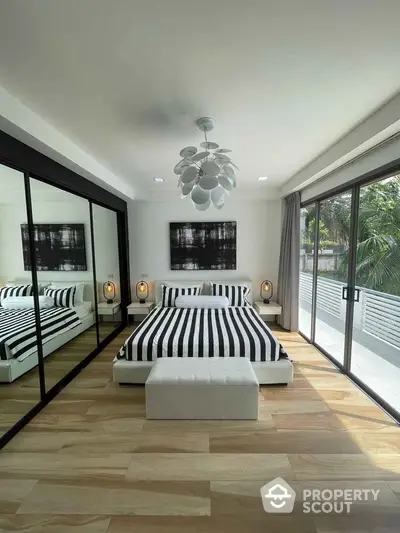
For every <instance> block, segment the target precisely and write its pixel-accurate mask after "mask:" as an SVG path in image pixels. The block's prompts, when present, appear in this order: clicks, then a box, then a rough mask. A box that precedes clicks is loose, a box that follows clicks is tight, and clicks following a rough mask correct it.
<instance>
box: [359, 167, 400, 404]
mask: <svg viewBox="0 0 400 533" xmlns="http://www.w3.org/2000/svg"><path fill="white" fill-rule="evenodd" d="M357 229H358V231H357V252H356V264H355V282H356V289H355V303H354V315H353V316H354V318H353V327H352V343H351V365H350V369H351V372H352V373H353V374H354V375H355V376H357V377H358V378H359V379H360V380H361V381H362V382H363V383H365V384H366V385H367V386H368V387H369V388H371V389H372V390H373V391H374V392H376V393H377V394H378V395H379V396H380V397H381V398H383V399H384V400H385V401H386V402H387V403H388V404H389V405H391V406H392V407H394V408H395V409H396V410H397V411H399V412H400V388H399V383H400V176H393V177H391V178H388V179H384V180H381V181H378V182H375V183H372V184H370V185H366V186H364V187H361V188H360V202H359V210H358V222H357Z"/></svg>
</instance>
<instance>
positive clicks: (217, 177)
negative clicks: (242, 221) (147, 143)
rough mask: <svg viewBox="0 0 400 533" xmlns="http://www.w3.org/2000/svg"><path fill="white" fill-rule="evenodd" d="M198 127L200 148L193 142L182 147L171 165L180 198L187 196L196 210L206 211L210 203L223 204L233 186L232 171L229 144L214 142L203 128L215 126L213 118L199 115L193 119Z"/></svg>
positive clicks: (219, 205) (233, 177)
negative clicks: (201, 139) (209, 139)
mask: <svg viewBox="0 0 400 533" xmlns="http://www.w3.org/2000/svg"><path fill="white" fill-rule="evenodd" d="M196 125H197V127H198V128H199V130H200V131H202V132H204V142H201V143H200V146H201V148H202V150H201V151H200V152H198V151H197V148H196V146H186V148H182V150H181V151H180V152H179V155H180V156H181V157H182V159H181V161H179V163H177V164H176V165H175V168H174V173H175V174H176V175H177V176H179V178H178V188H179V189H180V190H181V198H186V197H187V196H189V197H190V199H191V200H192V204H193V206H194V207H195V208H196V209H197V210H198V211H206V210H207V209H208V208H209V207H210V206H211V205H214V207H216V208H217V209H222V207H224V204H225V201H226V199H227V198H228V196H229V193H230V192H231V191H232V190H233V189H235V188H236V174H235V170H234V168H236V169H238V168H237V166H236V165H235V164H234V163H233V161H232V160H231V158H230V157H229V156H227V155H226V154H229V153H230V152H231V151H232V150H229V148H220V147H219V145H218V144H217V143H215V142H210V141H208V139H207V132H209V131H211V130H212V129H213V128H214V126H215V120H214V119H213V118H210V117H202V118H199V119H198V120H196Z"/></svg>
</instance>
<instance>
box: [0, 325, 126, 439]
mask: <svg viewBox="0 0 400 533" xmlns="http://www.w3.org/2000/svg"><path fill="white" fill-rule="evenodd" d="M115 325H116V324H115V323H106V322H101V323H100V324H99V326H100V328H99V333H100V340H103V339H104V338H105V337H106V336H107V335H109V334H110V333H111V331H113V329H115ZM96 346H97V336H96V327H95V326H92V327H90V328H88V329H87V330H86V331H84V332H83V333H81V334H80V335H79V336H78V337H76V338H75V339H73V340H72V341H70V342H68V343H67V344H65V345H64V346H62V347H61V348H59V349H58V350H56V351H55V352H53V353H52V354H50V355H49V356H47V357H46V358H45V360H44V372H45V382H46V390H47V391H49V390H50V389H51V388H52V387H53V386H54V385H55V384H56V383H58V382H59V381H60V380H61V379H62V378H63V377H64V376H65V375H66V374H68V372H69V371H70V370H72V369H73V368H74V367H75V366H76V365H77V364H78V363H80V362H81V361H82V360H83V359H85V357H86V356H87V355H88V354H89V353H90V352H92V351H93V350H94V349H95V348H96ZM39 401H40V385H39V370H38V368H37V367H36V368H33V369H32V370H30V371H29V372H27V373H26V374H24V375H23V376H21V377H20V378H18V379H17V380H16V381H14V382H13V383H0V436H2V435H3V434H4V433H6V432H7V431H8V430H9V429H10V427H12V426H13V425H14V424H16V423H17V422H18V420H19V419H20V418H21V417H22V416H24V415H25V414H26V413H28V412H29V411H30V410H31V409H32V408H33V407H35V405H36V404H37V403H38V402H39Z"/></svg>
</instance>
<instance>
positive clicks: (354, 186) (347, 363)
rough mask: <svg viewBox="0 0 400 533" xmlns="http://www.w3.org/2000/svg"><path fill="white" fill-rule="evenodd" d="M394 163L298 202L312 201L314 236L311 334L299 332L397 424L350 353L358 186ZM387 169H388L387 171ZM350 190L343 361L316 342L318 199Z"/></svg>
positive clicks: (396, 170)
mask: <svg viewBox="0 0 400 533" xmlns="http://www.w3.org/2000/svg"><path fill="white" fill-rule="evenodd" d="M395 163H396V164H393V165H386V166H385V167H384V170H383V169H382V170H381V172H379V171H377V172H375V173H369V174H368V175H366V176H361V177H360V178H358V179H356V180H353V181H352V182H350V183H347V184H346V185H344V186H342V187H338V188H336V189H333V190H331V191H328V192H326V193H324V194H322V195H319V196H316V197H314V198H310V199H309V200H307V201H305V202H302V203H301V204H300V207H301V208H304V207H308V206H310V205H312V204H315V236H314V264H313V286H312V306H311V336H310V338H308V337H307V336H306V335H304V334H303V333H302V332H301V331H299V333H300V335H301V336H302V337H303V338H305V339H306V340H307V341H308V342H310V343H311V344H313V345H314V346H315V347H316V348H317V349H318V350H319V351H320V352H321V353H323V354H324V355H325V357H327V358H328V359H329V360H330V361H331V362H332V363H333V364H334V365H335V366H336V367H337V368H339V369H340V370H341V371H342V372H343V373H344V374H346V376H348V377H349V378H350V379H351V380H352V381H353V382H354V383H355V384H356V385H357V386H358V387H359V388H360V389H362V390H363V391H364V392H365V393H366V394H368V396H370V397H371V398H372V400H374V401H375V402H376V403H377V404H378V405H380V406H381V407H382V408H383V409H384V410H385V411H386V412H387V413H388V414H389V415H390V416H391V417H393V418H394V419H395V420H396V421H397V423H399V424H400V412H398V411H397V410H396V409H394V408H393V407H392V406H391V405H390V404H388V403H387V402H386V401H385V400H384V399H383V398H382V397H381V396H379V395H378V394H377V393H376V392H375V391H374V390H373V389H371V388H370V387H369V386H368V385H366V384H365V383H364V382H363V381H362V380H360V379H359V378H358V377H357V376H356V375H355V374H353V372H352V371H351V355H352V343H353V322H354V303H355V290H356V268H357V243H358V222H359V210H360V190H361V187H363V186H367V185H371V184H372V183H375V182H378V181H381V180H384V179H385V178H390V177H392V176H393V175H395V174H400V162H395ZM388 168H390V170H388ZM346 192H347V193H349V192H351V193H352V199H351V213H350V234H349V262H348V269H347V293H348V298H347V305H346V320H345V342H344V360H343V361H344V362H343V364H342V363H340V362H339V361H337V360H336V359H335V358H334V357H332V355H331V354H329V353H328V352H327V351H326V350H325V349H324V348H323V347H322V346H320V345H319V344H318V343H317V342H316V341H315V324H316V310H317V309H316V308H317V277H318V247H319V220H320V206H321V202H322V201H324V200H328V199H330V198H333V197H335V196H338V195H340V194H342V193H346Z"/></svg>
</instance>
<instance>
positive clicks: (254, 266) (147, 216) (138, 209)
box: [129, 191, 281, 298]
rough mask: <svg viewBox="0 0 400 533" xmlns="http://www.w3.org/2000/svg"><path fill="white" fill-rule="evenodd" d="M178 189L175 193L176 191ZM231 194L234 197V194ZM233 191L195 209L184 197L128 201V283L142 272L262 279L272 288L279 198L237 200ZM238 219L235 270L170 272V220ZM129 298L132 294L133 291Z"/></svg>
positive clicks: (162, 275)
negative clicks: (217, 205)
mask: <svg viewBox="0 0 400 533" xmlns="http://www.w3.org/2000/svg"><path fill="white" fill-rule="evenodd" d="M177 194H178V192H177ZM235 194H236V197H235ZM239 194H240V193H239V191H237V192H236V193H234V194H232V196H231V197H230V198H229V200H228V202H227V203H226V204H225V206H224V208H223V209H221V210H220V211H218V210H217V209H213V208H211V209H210V210H209V211H207V212H205V213H203V212H199V211H197V210H196V209H195V208H194V207H193V206H192V205H191V203H190V201H189V199H184V200H181V199H180V198H179V197H178V198H176V200H174V201H166V202H159V201H154V202H146V201H133V202H131V204H130V205H129V239H130V266H131V282H132V287H133V289H134V286H135V284H136V282H137V281H138V280H139V279H140V278H141V274H142V273H146V274H148V276H149V281H154V280H190V279H193V280H201V279H204V280H207V279H210V280H217V279H221V280H229V279H239V278H250V279H252V281H253V289H254V290H255V291H257V294H258V290H259V284H260V283H261V281H262V280H263V279H265V278H267V279H270V280H271V281H272V282H273V283H274V286H275V287H276V284H277V278H278V263H279V247H280V230H281V202H280V201H279V200H276V201H266V200H241V199H240V198H239ZM221 220H225V221H236V222H237V270H226V271H198V270H197V271H171V270H170V250H169V222H197V221H210V222H212V221H221ZM132 297H133V298H135V294H134V290H133V293H132Z"/></svg>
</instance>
